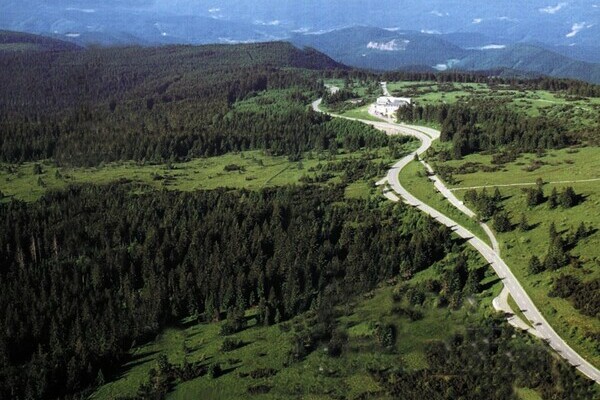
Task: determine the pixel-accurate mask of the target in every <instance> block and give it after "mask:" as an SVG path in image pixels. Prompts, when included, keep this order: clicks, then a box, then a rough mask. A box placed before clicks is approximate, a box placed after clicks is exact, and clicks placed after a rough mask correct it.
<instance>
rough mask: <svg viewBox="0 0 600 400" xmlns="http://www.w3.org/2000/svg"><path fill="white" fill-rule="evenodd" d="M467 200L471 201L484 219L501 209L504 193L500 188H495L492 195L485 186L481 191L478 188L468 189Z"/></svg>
mask: <svg viewBox="0 0 600 400" xmlns="http://www.w3.org/2000/svg"><path fill="white" fill-rule="evenodd" d="M464 199H465V202H467V203H470V204H472V205H473V207H474V208H475V211H476V212H477V214H478V215H479V217H480V218H481V219H483V220H487V219H490V218H491V217H492V216H493V215H494V214H495V213H496V212H498V211H499V210H500V201H501V200H502V195H501V194H500V191H499V190H498V188H496V189H495V191H494V195H493V196H490V195H489V194H488V192H487V190H486V189H485V188H484V189H483V190H482V191H481V193H477V191H476V190H468V191H467V192H465V198H464Z"/></svg>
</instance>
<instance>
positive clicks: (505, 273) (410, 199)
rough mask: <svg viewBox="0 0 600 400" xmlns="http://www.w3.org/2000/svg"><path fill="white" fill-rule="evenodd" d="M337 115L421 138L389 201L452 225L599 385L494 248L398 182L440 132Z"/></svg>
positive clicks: (397, 167)
mask: <svg viewBox="0 0 600 400" xmlns="http://www.w3.org/2000/svg"><path fill="white" fill-rule="evenodd" d="M321 102H322V99H319V100H316V101H315V102H313V103H312V108H313V109H314V110H315V111H317V112H322V111H321V109H320V105H321ZM336 117H340V118H345V119H349V120H354V121H359V122H362V123H365V124H368V125H371V126H373V127H375V128H377V129H380V130H383V131H384V132H386V133H388V134H402V135H409V136H413V137H416V138H418V139H419V140H421V142H422V144H421V146H420V147H419V149H418V150H416V151H414V152H412V153H411V154H409V155H407V156H406V157H404V158H402V159H401V160H399V161H398V162H397V163H396V164H394V165H393V166H392V167H391V169H390V170H389V171H388V174H387V178H386V179H384V180H383V181H386V180H387V182H388V184H389V185H390V187H391V189H392V190H393V192H392V191H385V192H384V195H385V196H386V197H387V198H388V199H390V200H392V201H399V200H400V198H402V199H403V200H404V202H405V203H407V204H409V205H411V206H413V207H415V208H418V209H419V210H421V211H423V212H425V213H426V214H428V215H429V216H431V217H432V218H434V219H436V220H437V221H438V222H440V223H441V224H444V225H446V226H447V227H449V228H451V229H452V231H453V232H454V233H456V234H457V235H458V236H460V237H461V238H463V239H465V240H466V241H468V242H469V244H470V245H471V246H473V247H474V248H475V249H476V250H477V251H478V252H479V253H480V254H481V255H482V256H483V257H484V258H485V259H486V261H487V262H488V263H489V264H490V265H491V266H492V268H493V269H494V271H495V272H496V274H497V275H498V277H499V278H500V279H501V280H502V281H503V283H504V287H505V288H506V289H507V290H508V292H509V293H510V294H511V295H512V297H513V299H514V301H515V302H516V303H517V305H518V306H519V308H520V309H521V311H522V312H523V314H524V315H525V316H526V317H527V319H528V320H529V321H530V322H531V323H532V325H533V326H534V327H535V330H536V331H537V333H538V335H537V336H539V337H540V338H542V339H543V340H544V341H546V342H547V343H548V344H549V345H550V346H551V347H552V348H553V349H554V350H555V351H556V352H557V353H558V354H559V355H560V356H561V357H563V358H564V359H565V360H567V361H568V362H569V363H570V364H571V365H573V366H575V367H576V368H577V369H578V370H579V371H581V373H583V374H584V375H585V376H587V377H589V378H590V379H592V380H594V381H595V382H596V383H599V384H600V370H598V369H597V368H596V367H594V366H593V365H592V364H590V363H589V362H588V361H586V360H585V359H584V358H583V357H581V356H580V355H579V354H578V353H577V352H575V351H574V350H573V349H572V348H571V347H570V346H569V345H568V344H567V343H566V342H565V341H564V340H563V339H562V338H561V337H560V336H559V335H558V334H557V333H556V331H555V330H554V329H553V328H552V326H550V324H549V323H548V322H547V321H546V319H545V318H544V317H543V316H542V314H541V313H540V312H539V310H538V309H537V307H536V306H535V304H534V303H533V301H532V300H531V298H530V297H529V296H528V295H527V292H526V291H525V289H523V287H522V286H521V284H520V283H519V281H518V280H517V278H516V277H515V275H514V274H513V273H512V271H511V270H510V268H509V267H508V265H506V263H505V262H504V260H502V258H500V256H499V254H498V253H497V252H496V251H494V249H493V248H492V247H490V246H489V245H487V244H486V243H485V242H484V241H483V240H481V239H479V238H478V237H476V236H475V235H474V234H473V233H472V232H470V231H469V230H468V229H467V228H465V227H463V226H461V225H460V224H458V223H457V222H456V221H454V220H452V219H451V218H449V217H447V216H446V215H444V214H442V213H441V212H439V211H438V210H436V209H434V208H432V207H430V206H429V205H427V204H425V203H423V202H422V201H420V200H419V199H417V198H416V197H415V196H413V195H412V194H411V193H410V192H409V191H408V190H406V189H405V188H404V187H403V186H402V184H401V183H400V180H399V174H400V171H402V170H403V169H404V168H405V167H406V166H407V165H408V164H409V163H410V162H411V161H413V160H414V158H415V155H416V154H417V155H421V154H423V153H424V152H425V151H427V150H428V149H429V148H430V147H431V145H432V143H433V140H434V139H437V138H439V135H440V132H439V131H436V130H435V129H431V128H426V127H419V126H412V125H405V124H398V123H394V122H390V121H388V122H383V121H382V122H375V121H367V120H363V119H358V118H349V117H343V116H336ZM448 193H450V194H451V195H452V197H454V198H455V199H456V197H455V196H454V195H453V194H452V192H450V191H448ZM456 201H458V200H456ZM459 203H460V202H459ZM460 204H462V203H460ZM455 205H456V204H455ZM488 229H489V228H488ZM488 234H491V230H489V231H488ZM493 236H494V235H493V234H491V237H493ZM492 242H493V243H494V244H495V246H494V247H496V246H497V244H496V243H497V242H495V241H492Z"/></svg>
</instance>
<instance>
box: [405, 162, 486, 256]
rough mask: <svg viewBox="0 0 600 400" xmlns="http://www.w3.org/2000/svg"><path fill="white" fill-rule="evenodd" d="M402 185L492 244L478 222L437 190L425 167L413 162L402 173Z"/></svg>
mask: <svg viewBox="0 0 600 400" xmlns="http://www.w3.org/2000/svg"><path fill="white" fill-rule="evenodd" d="M400 183H402V185H403V186H404V187H405V188H406V189H407V190H408V191H409V192H410V193H412V194H413V195H414V196H415V197H416V198H418V199H419V200H421V201H423V202H424V203H426V204H427V205H429V206H431V207H433V208H435V209H436V210H438V211H440V212H443V213H444V214H446V215H448V216H449V217H450V218H452V219H454V220H455V221H456V222H458V223H459V224H461V225H462V226H464V227H465V228H467V229H469V230H470V231H471V232H472V233H473V234H474V235H476V236H477V237H479V238H480V239H482V240H483V241H485V242H486V243H488V244H490V242H489V239H488V237H487V235H486V234H485V231H484V230H483V229H482V228H481V227H480V226H479V224H478V223H477V221H475V220H473V219H471V218H469V217H467V216H466V215H465V214H463V213H462V212H461V211H459V210H458V209H457V208H456V207H454V206H453V205H452V204H450V203H449V202H448V201H447V200H446V198H445V197H444V196H443V195H442V194H441V193H439V192H437V191H436V190H435V187H434V186H433V183H432V182H431V181H430V180H429V178H428V177H427V175H426V170H425V167H424V166H423V165H422V164H421V163H420V162H417V161H413V162H411V163H410V164H408V165H407V166H406V168H404V169H403V170H402V171H401V172H400Z"/></svg>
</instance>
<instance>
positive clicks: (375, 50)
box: [290, 27, 600, 84]
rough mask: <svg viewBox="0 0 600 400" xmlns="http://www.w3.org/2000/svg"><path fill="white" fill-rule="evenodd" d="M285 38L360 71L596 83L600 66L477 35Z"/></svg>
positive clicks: (342, 33) (340, 33) (373, 32)
mask: <svg viewBox="0 0 600 400" xmlns="http://www.w3.org/2000/svg"><path fill="white" fill-rule="evenodd" d="M290 40H291V42H292V43H294V44H295V45H297V46H308V47H313V48H315V49H317V50H319V51H322V52H323V53H325V54H327V55H329V56H330V57H332V58H333V59H334V60H336V61H339V62H341V63H343V64H346V65H349V66H353V67H359V68H367V69H374V70H383V71H386V70H396V69H404V68H407V67H413V68H414V66H415V65H423V66H426V67H427V68H428V69H437V70H439V71H445V70H452V69H460V70H468V71H487V70H497V69H507V70H514V71H522V72H525V73H534V74H540V75H548V76H552V77H560V78H571V79H579V80H584V81H588V82H592V83H598V84H600V64H595V63H590V62H584V61H581V60H575V59H571V58H569V57H566V56H564V55H561V54H558V53H556V52H553V51H551V50H549V49H548V48H543V47H541V46H535V45H531V44H525V43H508V44H504V43H495V42H494V41H492V40H491V39H489V38H488V37H487V36H485V35H482V34H477V33H476V34H472V33H453V34H447V35H432V34H423V33H419V32H410V31H396V30H386V29H380V28H373V27H353V28H346V29H340V30H336V31H332V32H327V33H322V34H297V35H294V36H293V37H292V38H291V39H290Z"/></svg>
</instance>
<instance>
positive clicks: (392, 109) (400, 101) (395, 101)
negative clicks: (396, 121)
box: [375, 96, 411, 117]
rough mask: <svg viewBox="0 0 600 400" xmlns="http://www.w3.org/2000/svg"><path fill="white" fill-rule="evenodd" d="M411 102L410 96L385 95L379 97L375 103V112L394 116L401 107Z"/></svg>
mask: <svg viewBox="0 0 600 400" xmlns="http://www.w3.org/2000/svg"><path fill="white" fill-rule="evenodd" d="M410 104H411V99H409V98H408V97H391V96H383V97H380V98H378V99H377V103H376V104H375V113H376V114H378V115H383V116H386V117H393V116H394V115H395V114H396V111H398V109H399V108H400V107H404V106H407V105H410Z"/></svg>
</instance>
